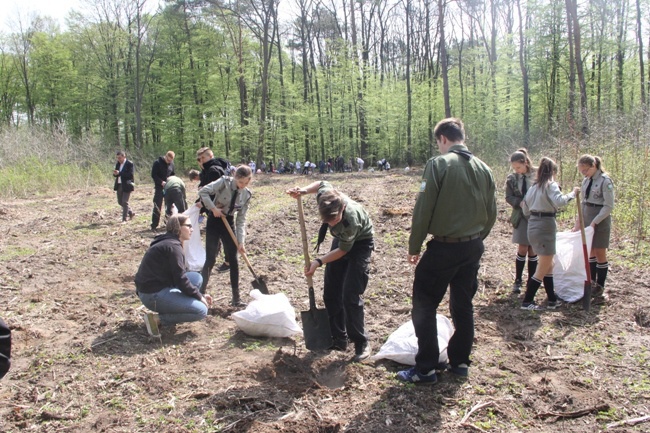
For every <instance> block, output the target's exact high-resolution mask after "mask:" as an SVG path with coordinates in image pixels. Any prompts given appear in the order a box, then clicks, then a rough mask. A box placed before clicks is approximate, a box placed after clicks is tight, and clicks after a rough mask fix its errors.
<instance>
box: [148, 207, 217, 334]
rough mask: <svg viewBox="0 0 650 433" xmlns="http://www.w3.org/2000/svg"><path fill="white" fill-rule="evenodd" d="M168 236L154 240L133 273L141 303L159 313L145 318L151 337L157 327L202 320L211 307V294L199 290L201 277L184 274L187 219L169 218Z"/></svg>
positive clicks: (190, 273)
mask: <svg viewBox="0 0 650 433" xmlns="http://www.w3.org/2000/svg"><path fill="white" fill-rule="evenodd" d="M166 228H167V233H165V234H162V235H158V236H156V237H155V238H154V240H153V242H151V245H150V246H149V249H148V250H147V252H146V253H145V255H144V257H143V258H142V262H141V263H140V267H139V268H138V272H137V273H136V274H135V287H136V293H137V295H138V297H139V298H140V300H141V301H142V304H143V305H144V306H145V307H147V308H148V309H149V310H151V311H154V312H156V313H158V319H159V320H156V316H155V315H153V314H151V313H146V314H145V315H144V320H145V324H146V325H147V329H148V330H149V331H150V333H151V334H157V332H152V330H157V329H158V326H159V325H160V326H161V327H163V328H164V327H167V326H173V325H175V324H177V323H182V322H194V321H198V320H202V319H204V318H205V317H206V316H207V314H208V307H209V306H210V305H211V304H212V298H211V297H210V295H203V294H201V292H200V291H199V289H200V287H201V283H202V278H201V274H199V273H198V272H187V271H186V268H187V267H186V264H185V255H184V254H183V242H185V241H187V240H189V238H190V236H191V234H192V224H191V223H190V220H189V217H187V216H185V215H181V214H176V215H172V216H171V217H169V219H168V220H167V225H166Z"/></svg>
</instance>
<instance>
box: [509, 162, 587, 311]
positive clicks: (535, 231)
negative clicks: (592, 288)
mask: <svg viewBox="0 0 650 433" xmlns="http://www.w3.org/2000/svg"><path fill="white" fill-rule="evenodd" d="M556 174H557V164H555V161H553V160H552V159H550V158H546V157H544V158H542V159H541V161H540V162H539V168H538V169H537V181H536V182H535V184H534V185H533V186H532V187H530V189H529V190H528V192H527V193H526V196H525V197H524V199H523V200H522V202H521V209H522V210H523V212H524V216H525V217H526V218H528V240H529V241H530V245H531V246H532V247H533V250H534V251H535V252H536V253H537V255H538V256H539V264H538V265H537V270H536V271H535V275H533V276H532V277H530V278H528V284H527V285H526V294H525V295H524V301H523V302H522V304H521V309H522V310H533V311H537V310H543V309H544V308H543V307H541V306H539V305H537V304H536V303H535V294H536V293H537V290H538V289H539V287H540V286H541V285H542V282H543V283H544V289H545V290H546V296H547V297H548V304H547V306H546V308H548V309H549V310H554V309H556V308H558V307H560V306H561V305H562V301H560V300H559V299H558V297H557V295H556V294H555V283H554V281H553V257H554V256H555V243H556V232H557V224H556V222H555V215H556V214H557V212H558V210H559V209H560V208H561V207H564V206H566V205H567V204H568V203H569V201H571V200H573V199H574V198H575V196H576V193H577V192H578V191H580V188H579V187H575V188H574V189H573V191H571V192H570V193H569V194H562V191H560V187H559V186H558V184H557V182H556V181H555V175H556Z"/></svg>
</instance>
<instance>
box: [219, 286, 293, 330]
mask: <svg viewBox="0 0 650 433" xmlns="http://www.w3.org/2000/svg"><path fill="white" fill-rule="evenodd" d="M251 297H252V298H253V299H254V300H253V301H252V302H251V303H249V304H248V306H247V307H246V309H245V310H242V311H237V312H236V313H233V314H232V318H233V319H234V320H235V323H236V324H237V326H238V327H239V329H241V330H242V331H243V332H244V333H245V334H247V335H250V336H252V337H291V336H292V335H295V334H302V329H301V328H300V326H298V324H297V323H296V312H295V310H294V309H293V307H292V306H291V304H290V303H289V299H288V298H287V297H286V295H285V294H284V293H276V294H274V295H264V294H262V292H260V291H259V290H257V289H255V290H253V291H251Z"/></svg>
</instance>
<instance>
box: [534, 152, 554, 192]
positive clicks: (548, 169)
mask: <svg viewBox="0 0 650 433" xmlns="http://www.w3.org/2000/svg"><path fill="white" fill-rule="evenodd" d="M556 174H557V164H556V163H555V161H553V160H552V159H551V158H547V157H545V156H544V157H543V158H542V159H540V161H539V168H538V169H537V181H535V183H536V184H537V185H539V187H540V188H546V186H547V185H548V184H549V183H550V182H551V180H553V176H555V175H556Z"/></svg>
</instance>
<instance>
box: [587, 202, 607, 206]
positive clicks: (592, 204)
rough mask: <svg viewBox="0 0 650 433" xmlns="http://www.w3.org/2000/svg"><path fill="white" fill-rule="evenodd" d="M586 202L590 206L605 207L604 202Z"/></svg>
mask: <svg viewBox="0 0 650 433" xmlns="http://www.w3.org/2000/svg"><path fill="white" fill-rule="evenodd" d="M585 204H586V205H587V206H590V207H603V205H602V204H596V203H589V202H585Z"/></svg>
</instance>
